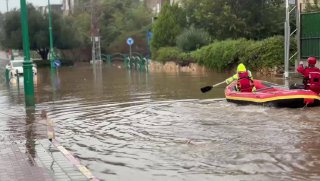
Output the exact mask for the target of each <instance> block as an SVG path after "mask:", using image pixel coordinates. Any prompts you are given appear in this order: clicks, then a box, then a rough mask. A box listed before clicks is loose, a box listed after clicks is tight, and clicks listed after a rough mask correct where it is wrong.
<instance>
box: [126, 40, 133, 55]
mask: <svg viewBox="0 0 320 181" xmlns="http://www.w3.org/2000/svg"><path fill="white" fill-rule="evenodd" d="M133 43H134V40H133V39H132V38H131V37H129V38H128V39H127V44H128V45H129V48H130V52H129V56H130V58H131V46H132V45H133Z"/></svg>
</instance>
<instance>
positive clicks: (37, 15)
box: [0, 4, 82, 59]
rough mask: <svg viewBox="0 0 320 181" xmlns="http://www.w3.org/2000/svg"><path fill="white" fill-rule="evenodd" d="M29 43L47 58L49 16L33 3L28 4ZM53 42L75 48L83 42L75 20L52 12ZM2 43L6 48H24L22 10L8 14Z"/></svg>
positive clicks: (56, 44) (58, 46) (62, 47)
mask: <svg viewBox="0 0 320 181" xmlns="http://www.w3.org/2000/svg"><path fill="white" fill-rule="evenodd" d="M28 23H29V43H30V49H31V50H36V51H37V52H38V53H39V54H40V55H41V57H42V59H46V58H47V53H48V51H49V31H48V16H47V15H46V14H45V15H43V14H42V13H41V12H40V11H39V10H36V9H35V8H34V7H33V6H32V5H30V4H29V6H28ZM52 27H53V28H52V29H53V40H54V41H53V43H54V47H55V48H60V49H65V48H75V47H78V46H81V44H82V42H80V41H79V40H78V39H77V37H78V36H77V32H78V31H77V29H76V28H75V26H74V25H73V22H72V21H70V20H68V19H67V18H63V17H62V15H61V14H57V13H52ZM2 35H3V39H1V42H0V43H1V44H2V45H3V46H4V47H5V48H11V49H22V29H21V18H20V11H19V10H13V11H11V12H9V13H7V14H6V18H5V20H4V26H3V30H2Z"/></svg>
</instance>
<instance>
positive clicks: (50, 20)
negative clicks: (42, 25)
mask: <svg viewBox="0 0 320 181" xmlns="http://www.w3.org/2000/svg"><path fill="white" fill-rule="evenodd" d="M48 15H49V37H50V56H49V57H50V67H51V69H54V68H55V66H54V62H53V61H54V58H55V57H54V50H53V36H52V18H51V5H50V0H48Z"/></svg>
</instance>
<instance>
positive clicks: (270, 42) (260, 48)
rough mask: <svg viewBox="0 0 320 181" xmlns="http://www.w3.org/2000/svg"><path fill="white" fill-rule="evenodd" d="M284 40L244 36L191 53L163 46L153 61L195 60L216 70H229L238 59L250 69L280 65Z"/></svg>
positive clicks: (280, 37) (282, 61) (282, 59)
mask: <svg viewBox="0 0 320 181" xmlns="http://www.w3.org/2000/svg"><path fill="white" fill-rule="evenodd" d="M283 41H284V38H283V37H282V36H275V37H270V38H267V39H264V40H261V41H253V40H246V39H238V40H225V41H216V42H214V43H212V44H210V45H207V46H204V47H202V48H200V49H198V50H196V51H193V52H191V53H183V52H182V51H181V50H179V49H178V48H175V47H164V48H160V49H159V50H158V51H157V56H156V57H155V60H157V61H161V62H166V61H176V62H177V61H180V60H184V61H193V60H196V61H197V63H199V64H200V65H204V66H206V67H208V68H210V69H213V70H217V71H224V70H228V69H232V68H234V67H235V66H236V65H237V64H238V63H240V62H241V63H244V64H245V65H246V66H247V67H248V68H249V69H251V70H259V69H261V68H274V67H281V66H282V65H283V64H284V55H283V52H284V44H283ZM291 45H292V47H291V48H292V49H291V50H290V51H291V52H294V51H296V44H295V43H294V40H292V42H291ZM290 63H291V65H292V64H293V62H290Z"/></svg>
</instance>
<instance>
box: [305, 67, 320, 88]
mask: <svg viewBox="0 0 320 181" xmlns="http://www.w3.org/2000/svg"><path fill="white" fill-rule="evenodd" d="M308 87H309V89H310V90H312V91H313V92H316V93H320V71H319V72H310V73H309V84H308Z"/></svg>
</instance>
